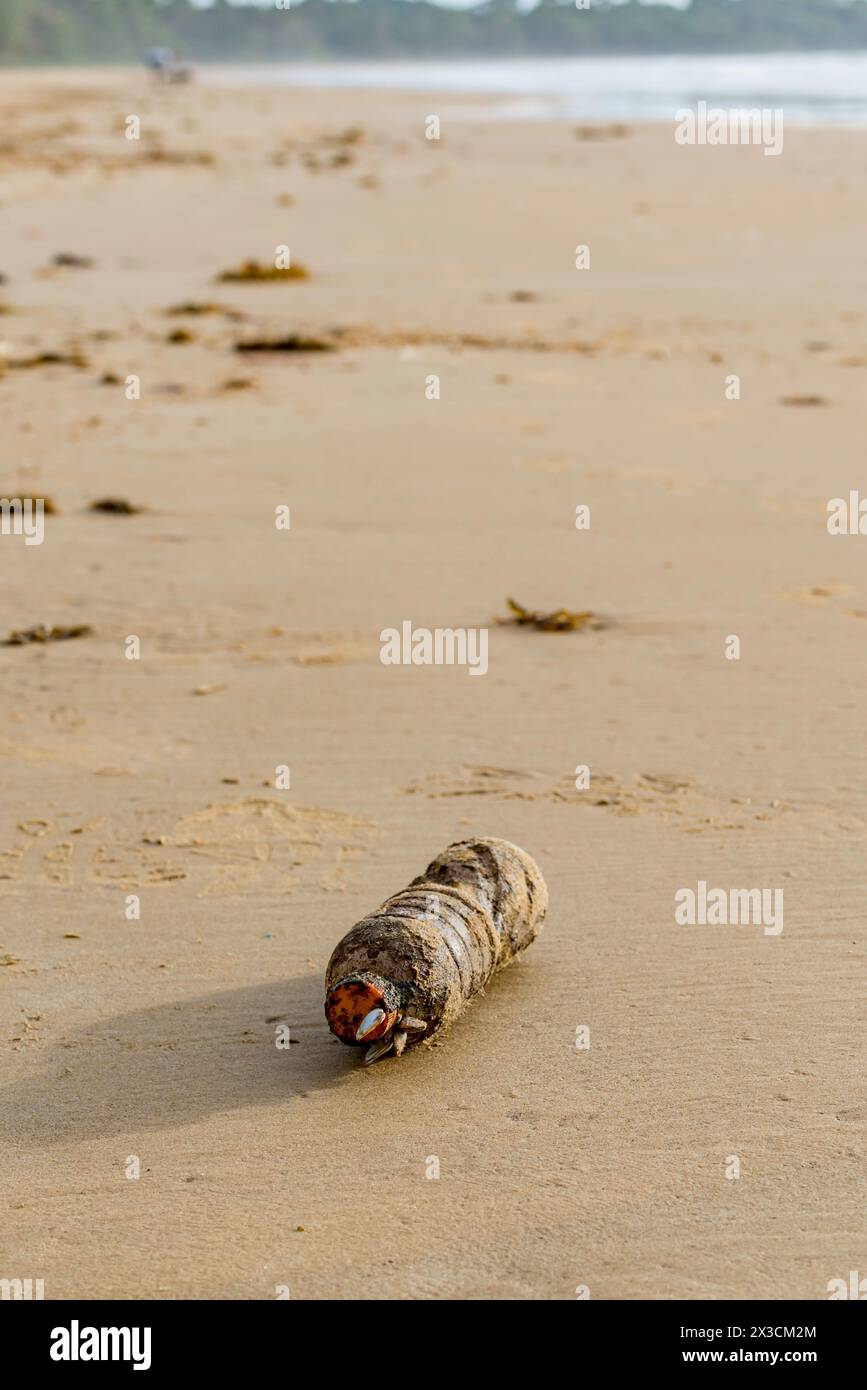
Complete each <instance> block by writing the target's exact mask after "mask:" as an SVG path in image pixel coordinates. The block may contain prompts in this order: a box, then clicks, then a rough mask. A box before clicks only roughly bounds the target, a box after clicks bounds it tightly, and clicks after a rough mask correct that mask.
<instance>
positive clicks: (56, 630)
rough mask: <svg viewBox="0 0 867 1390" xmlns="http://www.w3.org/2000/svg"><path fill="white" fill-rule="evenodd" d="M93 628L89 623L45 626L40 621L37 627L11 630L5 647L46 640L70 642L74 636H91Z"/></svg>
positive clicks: (42, 642)
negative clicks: (72, 625)
mask: <svg viewBox="0 0 867 1390" xmlns="http://www.w3.org/2000/svg"><path fill="white" fill-rule="evenodd" d="M92 632H93V628H92V627H89V626H88V624H87V623H80V624H79V625H78V626H77V627H63V626H59V627H44V626H43V624H42V623H39V624H38V625H37V626H36V627H27V628H21V629H19V630H17V631H13V632H10V634H9V636H8V637H7V638H6V641H5V642H4V643H3V646H4V647H27V646H29V645H30V644H31V643H33V642H35V643H39V644H44V643H46V642H69V641H71V640H72V639H73V638H74V637H89V636H90V634H91V633H92Z"/></svg>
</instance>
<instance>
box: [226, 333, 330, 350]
mask: <svg viewBox="0 0 867 1390" xmlns="http://www.w3.org/2000/svg"><path fill="white" fill-rule="evenodd" d="M334 347H335V345H334V343H331V342H329V341H328V339H327V338H311V337H308V336H306V335H305V334H303V333H287V334H286V336H285V337H283V338H248V339H246V340H242V341H241V342H240V343H236V344H235V351H236V352H334Z"/></svg>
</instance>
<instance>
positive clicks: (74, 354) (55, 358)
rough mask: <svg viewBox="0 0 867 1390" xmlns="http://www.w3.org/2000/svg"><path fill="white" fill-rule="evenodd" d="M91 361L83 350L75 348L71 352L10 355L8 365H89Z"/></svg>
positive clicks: (17, 366)
mask: <svg viewBox="0 0 867 1390" xmlns="http://www.w3.org/2000/svg"><path fill="white" fill-rule="evenodd" d="M89 365H90V364H89V362H88V360H87V358H86V357H85V355H84V353H83V352H79V351H78V350H77V349H74V350H72V351H70V352H37V353H34V354H33V356H32V357H10V358H8V359H7V361H6V366H7V367H13V368H30V367H87V366H89Z"/></svg>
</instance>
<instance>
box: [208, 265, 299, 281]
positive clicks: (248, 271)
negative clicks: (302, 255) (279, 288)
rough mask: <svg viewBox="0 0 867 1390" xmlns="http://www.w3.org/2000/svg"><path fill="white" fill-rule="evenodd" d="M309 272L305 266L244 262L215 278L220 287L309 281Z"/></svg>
mask: <svg viewBox="0 0 867 1390" xmlns="http://www.w3.org/2000/svg"><path fill="white" fill-rule="evenodd" d="M309 279H310V271H309V270H308V269H307V267H306V266H304V265H300V264H295V265H287V266H283V267H281V266H278V265H262V264H261V262H260V261H244V263H243V265H239V266H237V267H236V268H235V269H234V270H222V271H221V272H220V274H219V275H218V276H217V282H218V283H219V284H221V285H250V284H257V283H259V282H261V281H272V280H309Z"/></svg>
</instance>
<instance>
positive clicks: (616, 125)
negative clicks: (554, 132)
mask: <svg viewBox="0 0 867 1390" xmlns="http://www.w3.org/2000/svg"><path fill="white" fill-rule="evenodd" d="M629 133H630V131H629V126H628V125H623V124H621V122H619V121H614V122H612V124H611V125H579V126H576V127H575V139H576V140H623V139H624V138H625V137H626V136H627V135H629Z"/></svg>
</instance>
